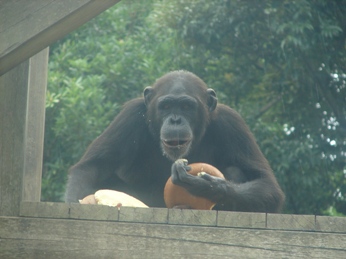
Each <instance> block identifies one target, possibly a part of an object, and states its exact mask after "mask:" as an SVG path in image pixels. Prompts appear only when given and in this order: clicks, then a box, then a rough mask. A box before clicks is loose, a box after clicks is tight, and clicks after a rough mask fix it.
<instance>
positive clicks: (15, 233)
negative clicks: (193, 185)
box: [0, 205, 346, 259]
mask: <svg viewBox="0 0 346 259" xmlns="http://www.w3.org/2000/svg"><path fill="white" fill-rule="evenodd" d="M84 206H86V207H87V206H88V205H84ZM0 243H1V246H0V257H1V258H16V259H18V258H25V259H30V258H35V259H40V258H77V259H78V258H256V259H260V258H345V254H346V247H345V244H346V234H340V233H323V232H311V231H284V230H268V229H246V228H226V227H206V226H191V225H169V224H148V223H128V222H118V221H91V220H80V219H78V220H76V219H52V218H49V219H47V218H27V217H25V218H23V217H0Z"/></svg>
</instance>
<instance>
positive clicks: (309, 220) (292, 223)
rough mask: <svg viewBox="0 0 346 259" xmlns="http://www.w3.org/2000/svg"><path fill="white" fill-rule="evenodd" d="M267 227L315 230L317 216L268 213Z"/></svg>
mask: <svg viewBox="0 0 346 259" xmlns="http://www.w3.org/2000/svg"><path fill="white" fill-rule="evenodd" d="M267 228H270V229H288V230H308V231H313V230H315V216H314V215H291V214H289V215H288V214H267Z"/></svg>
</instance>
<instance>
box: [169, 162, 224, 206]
mask: <svg viewBox="0 0 346 259" xmlns="http://www.w3.org/2000/svg"><path fill="white" fill-rule="evenodd" d="M187 163H188V161H187V160H186V159H178V160H177V161H175V162H174V163H173V165H172V172H171V174H172V175H171V179H172V182H173V183H174V184H175V185H179V186H181V187H184V188H185V189H186V190H187V191H188V192H190V193H191V194H193V195H195V196H200V197H205V198H208V199H211V200H213V201H215V202H217V200H218V199H220V198H222V197H223V196H224V195H225V194H226V189H227V183H226V181H225V180H224V179H222V178H219V177H215V176H211V175H209V174H207V173H200V174H198V175H197V176H194V175H191V174H188V173H187V171H189V170H191V167H189V166H188V165H187Z"/></svg>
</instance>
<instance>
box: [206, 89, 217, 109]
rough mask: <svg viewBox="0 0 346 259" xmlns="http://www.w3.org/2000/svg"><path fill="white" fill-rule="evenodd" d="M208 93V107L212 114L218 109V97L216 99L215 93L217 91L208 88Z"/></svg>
mask: <svg viewBox="0 0 346 259" xmlns="http://www.w3.org/2000/svg"><path fill="white" fill-rule="evenodd" d="M207 92H208V107H209V111H210V112H212V111H213V110H215V108H216V105H217V97H216V93H215V91H214V90H213V89H211V88H208V90H207Z"/></svg>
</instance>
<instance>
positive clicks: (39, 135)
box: [0, 50, 48, 216]
mask: <svg viewBox="0 0 346 259" xmlns="http://www.w3.org/2000/svg"><path fill="white" fill-rule="evenodd" d="M47 63H48V50H43V51H42V52H40V53H38V54H37V55H35V56H34V57H32V58H30V59H29V60H28V61H25V62H23V63H22V64H20V65H19V66H17V67H16V68H15V69H13V70H11V71H10V72H8V73H6V74H5V75H3V76H1V77H0V93H1V94H0V158H1V159H0V215H8V216H9V215H12V216H18V215H19V204H20V202H21V200H22V198H23V197H24V199H25V200H32V201H39V199H40V194H41V166H42V152H43V130H44V128H43V127H44V125H43V123H44V113H45V109H44V103H45V85H46V80H47V75H45V73H47ZM37 170H38V171H37Z"/></svg>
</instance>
